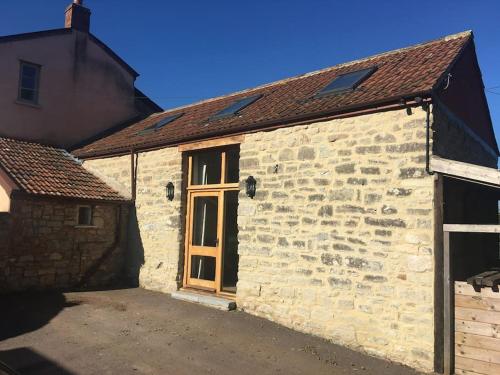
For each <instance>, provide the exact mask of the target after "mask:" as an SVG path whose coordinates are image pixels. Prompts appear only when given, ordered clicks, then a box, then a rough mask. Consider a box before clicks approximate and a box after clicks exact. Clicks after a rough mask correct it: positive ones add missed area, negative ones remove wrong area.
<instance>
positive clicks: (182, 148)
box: [177, 135, 245, 152]
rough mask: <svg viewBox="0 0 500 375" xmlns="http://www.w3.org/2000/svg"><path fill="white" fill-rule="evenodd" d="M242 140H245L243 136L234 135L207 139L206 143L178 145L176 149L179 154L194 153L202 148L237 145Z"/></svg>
mask: <svg viewBox="0 0 500 375" xmlns="http://www.w3.org/2000/svg"><path fill="white" fill-rule="evenodd" d="M244 140H245V136H244V135H234V136H231V137H224V138H217V139H209V140H206V141H199V142H192V143H184V144H182V145H179V146H178V147H177V149H178V151H179V152H186V151H194V150H201V149H204V148H212V147H221V146H230V145H237V144H240V143H242V142H243V141H244Z"/></svg>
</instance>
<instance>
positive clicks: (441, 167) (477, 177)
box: [431, 156, 500, 188]
mask: <svg viewBox="0 0 500 375" xmlns="http://www.w3.org/2000/svg"><path fill="white" fill-rule="evenodd" d="M431 169H432V171H434V172H439V173H443V174H447V175H450V176H457V177H461V178H465V179H468V180H473V181H478V182H482V183H487V184H492V185H495V186H498V187H499V188H500V171H499V170H497V169H495V168H488V167H482V166H479V165H475V164H469V163H463V162H460V161H455V160H449V159H443V158H440V157H439V156H432V157H431Z"/></svg>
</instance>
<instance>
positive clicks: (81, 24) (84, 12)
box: [65, 0, 90, 33]
mask: <svg viewBox="0 0 500 375" xmlns="http://www.w3.org/2000/svg"><path fill="white" fill-rule="evenodd" d="M65 27H66V28H71V29H75V30H78V31H83V32H85V33H88V32H89V31H90V9H88V8H85V7H84V6H83V0H73V3H72V4H70V6H68V8H67V9H66V15H65Z"/></svg>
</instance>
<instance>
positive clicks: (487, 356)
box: [455, 345, 500, 365]
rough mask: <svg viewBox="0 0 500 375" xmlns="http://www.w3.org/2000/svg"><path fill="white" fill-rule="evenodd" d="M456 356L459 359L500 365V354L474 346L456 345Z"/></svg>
mask: <svg viewBox="0 0 500 375" xmlns="http://www.w3.org/2000/svg"><path fill="white" fill-rule="evenodd" d="M455 355H456V356H458V357H464V358H471V359H477V360H478V361H484V362H488V363H496V364H499V365H500V352H497V351H495V350H488V349H482V348H475V347H473V346H466V345H455Z"/></svg>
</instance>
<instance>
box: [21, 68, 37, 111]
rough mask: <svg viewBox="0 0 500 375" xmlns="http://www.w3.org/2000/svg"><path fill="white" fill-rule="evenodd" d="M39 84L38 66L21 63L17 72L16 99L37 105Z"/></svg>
mask: <svg viewBox="0 0 500 375" xmlns="http://www.w3.org/2000/svg"><path fill="white" fill-rule="evenodd" d="M39 83H40V65H36V64H31V63H27V62H24V61H22V62H21V68H20V71H19V93H18V99H19V100H20V101H23V102H28V103H32V104H38V89H39Z"/></svg>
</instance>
